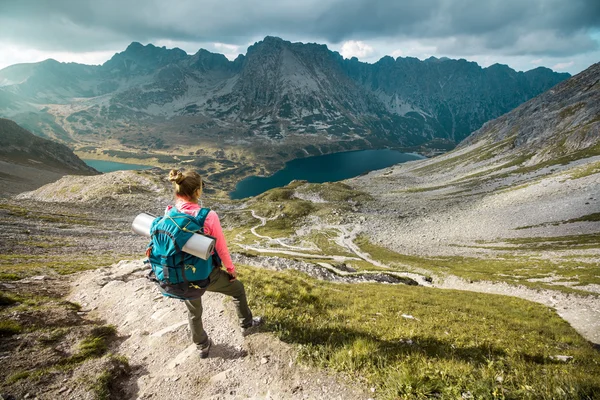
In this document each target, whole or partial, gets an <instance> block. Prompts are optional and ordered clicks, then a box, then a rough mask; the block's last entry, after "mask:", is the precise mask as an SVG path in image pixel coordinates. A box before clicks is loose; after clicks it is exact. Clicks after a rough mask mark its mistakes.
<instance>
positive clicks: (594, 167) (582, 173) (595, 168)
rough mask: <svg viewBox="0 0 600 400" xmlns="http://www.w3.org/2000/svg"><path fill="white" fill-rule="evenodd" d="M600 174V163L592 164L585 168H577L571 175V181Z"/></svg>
mask: <svg viewBox="0 0 600 400" xmlns="http://www.w3.org/2000/svg"><path fill="white" fill-rule="evenodd" d="M597 173H600V161H596V162H593V163H590V164H588V165H586V166H584V167H581V168H577V169H576V170H575V171H573V172H572V173H571V179H579V178H585V177H586V176H590V175H594V174H597Z"/></svg>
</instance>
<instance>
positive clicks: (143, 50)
mask: <svg viewBox="0 0 600 400" xmlns="http://www.w3.org/2000/svg"><path fill="white" fill-rule="evenodd" d="M187 57H188V55H187V53H186V52H185V51H183V50H181V49H179V48H173V49H167V48H166V47H164V46H163V47H156V46H154V45H153V44H147V45H146V46H144V45H142V44H141V43H138V42H133V43H131V44H130V45H129V46H127V49H125V51H123V52H121V53H117V54H115V55H114V56H113V57H112V58H111V59H110V60H108V61H107V62H105V63H104V64H103V65H102V67H103V69H105V70H108V71H111V72H114V71H115V70H117V71H120V72H131V73H135V72H137V71H138V70H139V69H142V70H146V71H151V70H154V69H156V68H160V67H164V66H166V65H168V64H173V63H177V62H179V61H181V60H184V59H186V58H187Z"/></svg>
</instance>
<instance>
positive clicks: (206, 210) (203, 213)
mask: <svg viewBox="0 0 600 400" xmlns="http://www.w3.org/2000/svg"><path fill="white" fill-rule="evenodd" d="M209 212H210V208H201V209H200V211H198V215H196V220H197V221H198V225H200V226H201V227H202V229H204V221H206V217H207V216H208V213H209Z"/></svg>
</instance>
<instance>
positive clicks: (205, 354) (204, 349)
mask: <svg viewBox="0 0 600 400" xmlns="http://www.w3.org/2000/svg"><path fill="white" fill-rule="evenodd" d="M211 346H212V340H210V339H208V343H207V344H206V346H205V347H202V348H201V349H200V358H208V352H209V351H210V347H211Z"/></svg>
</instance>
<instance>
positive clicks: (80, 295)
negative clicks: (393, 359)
mask: <svg viewBox="0 0 600 400" xmlns="http://www.w3.org/2000/svg"><path fill="white" fill-rule="evenodd" d="M144 275H145V270H144V266H143V264H142V262H141V261H123V262H120V263H118V264H116V265H114V266H112V267H110V268H104V269H100V270H95V271H91V272H86V273H82V274H80V275H79V276H78V279H77V280H76V281H75V282H74V284H73V292H72V293H71V295H70V297H69V299H70V300H71V301H76V302H78V303H80V304H81V305H82V306H83V311H86V312H88V315H89V316H90V317H97V318H101V319H104V320H106V322H107V323H109V324H113V325H115V326H116V327H117V329H118V332H119V335H120V338H121V342H120V344H118V347H117V348H116V349H114V350H115V351H117V352H118V353H120V354H123V355H125V356H126V357H127V358H128V359H129V362H130V364H131V365H132V366H134V371H135V372H134V374H135V375H134V376H133V378H132V379H131V380H130V383H129V386H128V387H127V398H137V399H149V398H153V399H160V398H177V399H182V400H184V399H198V398H204V399H248V398H251V399H322V398H327V399H368V398H369V397H370V396H371V394H370V392H367V391H366V390H365V389H366V388H364V387H361V386H360V385H358V384H357V383H350V382H347V381H343V380H342V378H340V377H336V376H333V375H329V374H327V373H325V372H322V371H312V370H310V369H308V368H306V367H303V366H300V365H298V364H297V363H296V358H295V351H294V349H293V348H292V347H291V346H289V345H287V344H285V343H283V342H281V341H279V340H278V339H276V338H275V337H273V336H272V335H271V334H268V333H256V334H254V335H250V336H248V337H246V338H244V337H242V334H241V332H240V330H239V328H238V326H237V322H236V320H237V317H236V316H235V312H234V308H233V304H232V302H231V301H229V300H228V299H227V298H226V297H224V296H222V295H219V294H216V293H206V294H205V295H204V297H203V303H204V304H203V305H204V316H203V321H204V324H205V329H206V330H207V332H208V333H209V335H210V337H211V338H212V340H213V341H214V345H213V348H212V350H211V353H210V356H209V358H208V359H204V360H202V359H200V358H199V356H198V352H197V350H196V348H195V346H194V345H193V344H191V341H190V339H189V338H188V324H187V310H186V307H185V305H184V304H183V303H182V302H180V301H178V300H172V299H167V298H165V297H163V296H162V295H160V294H159V292H158V290H157V289H156V288H155V287H154V285H153V284H152V283H151V282H149V281H148V280H147V279H146V278H145V277H144Z"/></svg>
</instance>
